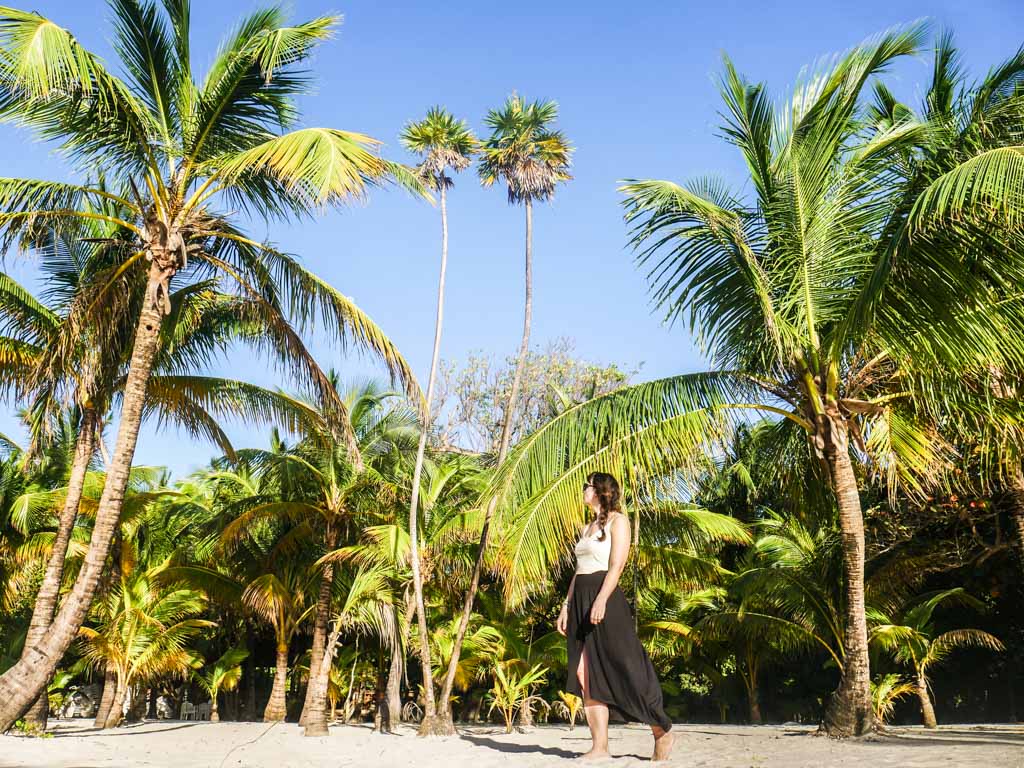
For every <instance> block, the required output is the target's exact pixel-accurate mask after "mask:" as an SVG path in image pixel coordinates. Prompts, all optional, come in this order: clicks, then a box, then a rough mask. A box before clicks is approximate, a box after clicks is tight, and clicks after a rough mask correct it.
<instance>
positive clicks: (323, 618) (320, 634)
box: [299, 523, 338, 725]
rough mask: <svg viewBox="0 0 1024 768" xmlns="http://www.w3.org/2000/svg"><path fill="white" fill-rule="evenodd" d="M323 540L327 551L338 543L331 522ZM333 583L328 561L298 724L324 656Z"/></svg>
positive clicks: (318, 604)
mask: <svg viewBox="0 0 1024 768" xmlns="http://www.w3.org/2000/svg"><path fill="white" fill-rule="evenodd" d="M325 541H326V544H327V551H328V552H331V551H333V550H334V548H335V547H336V546H337V545H338V531H337V528H336V527H335V526H334V525H333V524H332V523H328V524H327V535H326V536H325ZM333 584H334V563H328V564H327V565H326V566H325V567H324V573H323V576H322V577H321V579H320V596H319V598H318V599H317V603H316V624H315V625H314V627H313V647H312V648H311V649H310V651H309V682H308V683H307V684H306V700H305V702H303V704H302V714H300V715H299V725H305V724H306V716H307V715H308V714H309V703H310V701H311V700H312V691H313V680H314V678H315V677H316V673H317V671H318V670H319V669H320V662H321V661H322V660H323V658H324V645H325V643H326V642H327V625H328V624H329V623H330V620H331V589H332V587H333Z"/></svg>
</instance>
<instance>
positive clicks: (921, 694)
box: [915, 670, 939, 728]
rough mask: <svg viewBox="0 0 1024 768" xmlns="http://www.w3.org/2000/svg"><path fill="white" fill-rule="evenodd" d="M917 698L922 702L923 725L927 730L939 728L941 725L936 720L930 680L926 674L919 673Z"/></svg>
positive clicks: (919, 671)
mask: <svg viewBox="0 0 1024 768" xmlns="http://www.w3.org/2000/svg"><path fill="white" fill-rule="evenodd" d="M915 687H916V688H917V698H918V699H919V700H920V702H921V723H922V725H924V727H925V728H938V727H939V723H938V721H937V720H936V719H935V708H934V707H933V706H932V697H931V695H929V693H928V678H927V677H925V675H924V672H923V671H921V670H918V673H917V684H916V686H915Z"/></svg>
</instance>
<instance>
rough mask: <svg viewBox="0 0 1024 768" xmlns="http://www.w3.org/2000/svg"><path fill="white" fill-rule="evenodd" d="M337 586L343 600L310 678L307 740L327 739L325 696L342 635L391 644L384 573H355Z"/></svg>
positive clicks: (376, 570)
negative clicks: (367, 636)
mask: <svg viewBox="0 0 1024 768" xmlns="http://www.w3.org/2000/svg"><path fill="white" fill-rule="evenodd" d="M340 582H341V588H342V592H343V595H344V596H343V598H342V600H341V604H340V606H339V608H338V610H337V611H336V612H335V613H334V615H333V621H332V628H331V634H330V635H329V636H328V638H327V642H326V644H325V647H324V656H323V659H322V660H321V663H320V664H319V665H318V666H317V670H316V674H315V675H314V674H312V673H311V674H310V679H309V686H310V688H312V689H313V693H312V694H311V695H310V698H309V712H308V713H307V716H306V731H305V733H306V735H307V736H326V735H327V720H326V713H325V708H326V705H327V693H328V688H329V686H330V679H331V670H332V669H333V667H334V657H335V654H336V652H337V648H338V640H339V639H340V638H341V636H342V634H352V633H356V634H366V633H370V632H372V633H374V634H376V635H377V636H378V637H379V638H380V639H381V640H382V641H384V642H385V643H386V644H388V645H393V644H394V643H395V626H394V621H393V617H394V611H393V610H392V609H391V602H392V596H391V592H390V589H389V584H388V578H387V572H386V571H385V570H383V569H379V568H360V569H359V570H357V571H356V572H355V573H345V574H343V576H342V578H341V579H340Z"/></svg>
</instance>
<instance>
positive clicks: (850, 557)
mask: <svg viewBox="0 0 1024 768" xmlns="http://www.w3.org/2000/svg"><path fill="white" fill-rule="evenodd" d="M825 418H826V420H827V428H826V431H827V433H828V437H827V438H826V458H827V460H828V463H829V468H830V469H831V473H832V485H833V490H834V491H835V494H836V500H837V502H838V505H839V524H840V530H841V533H842V545H843V575H844V577H845V584H846V616H845V617H844V619H845V628H844V632H843V648H844V659H843V673H842V677H841V679H840V681H839V687H838V688H837V689H836V691H835V692H834V693H833V694H832V699H831V700H830V701H829V704H828V707H827V708H826V710H825V720H824V724H823V725H824V728H825V731H826V732H828V733H829V734H830V735H834V736H862V735H864V734H866V733H868V732H870V731H872V730H874V727H875V718H874V710H873V709H872V706H871V672H870V664H869V660H868V626H867V618H866V615H865V612H864V517H863V513H862V511H861V504H860V494H859V493H858V491H857V477H856V475H855V474H854V472H853V462H852V461H851V459H850V450H849V434H848V432H847V430H846V425H845V422H843V420H842V417H841V416H838V415H837V416H834V417H828V416H826V417H825Z"/></svg>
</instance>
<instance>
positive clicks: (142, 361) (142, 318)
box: [0, 261, 173, 733]
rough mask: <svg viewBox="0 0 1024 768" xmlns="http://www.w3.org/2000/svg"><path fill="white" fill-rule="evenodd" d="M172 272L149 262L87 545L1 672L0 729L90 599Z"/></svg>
mask: <svg viewBox="0 0 1024 768" xmlns="http://www.w3.org/2000/svg"><path fill="white" fill-rule="evenodd" d="M171 274H173V271H171V272H170V274H168V271H167V270H166V269H161V268H160V267H159V266H158V265H157V263H156V261H154V262H153V263H152V265H151V266H150V271H149V280H148V285H147V289H146V297H147V298H146V301H145V302H144V303H143V307H142V311H141V313H140V315H139V322H138V327H137V328H136V331H135V342H134V347H133V349H132V359H131V364H130V368H129V370H128V378H127V380H126V381H125V386H124V395H123V402H122V407H121V423H120V425H119V427H118V432H117V443H116V445H115V446H114V454H113V456H112V457H111V462H110V466H109V467H108V470H107V479H106V483H105V484H104V486H103V495H102V496H101V497H100V503H99V507H98V509H97V510H96V520H95V524H94V527H93V533H92V540H91V541H90V542H89V550H88V552H87V553H86V556H85V562H84V563H83V564H82V568H81V570H80V571H79V573H78V578H77V579H76V580H75V585H74V587H73V588H72V590H71V592H70V594H69V595H68V596H67V598H66V599H65V600H64V603H63V605H62V606H61V609H60V612H59V613H58V614H57V616H56V618H55V619H54V621H53V623H52V625H51V627H50V630H49V631H48V632H47V633H46V635H45V636H44V637H43V638H42V639H41V640H40V641H39V642H38V643H36V644H35V645H33V646H31V647H28V648H26V649H25V654H24V655H23V656H22V658H21V660H19V661H18V663H17V664H15V665H14V666H13V667H11V668H10V669H9V670H7V671H6V672H5V673H4V674H3V675H2V676H0V733H2V732H5V731H7V730H9V729H10V728H11V726H12V725H14V723H15V721H16V720H17V718H18V716H19V715H20V714H21V713H22V712H23V711H24V710H25V708H26V707H27V706H28V705H29V704H30V703H31V702H32V701H34V700H35V698H36V697H37V696H38V695H39V694H40V693H41V692H42V691H43V689H44V688H45V687H46V683H47V681H48V680H49V679H50V677H51V676H52V675H53V671H54V670H55V669H56V668H57V665H58V664H59V663H60V660H61V658H62V657H63V655H64V652H65V651H66V650H67V649H68V646H70V645H71V643H72V641H73V640H74V639H75V637H76V635H77V634H78V630H79V628H80V627H81V626H82V622H83V621H84V620H85V616H86V614H87V613H88V611H89V606H90V605H91V604H92V598H93V595H94V594H95V592H96V585H97V584H98V583H99V580H100V576H101V575H102V573H103V570H104V567H105V566H106V561H107V553H108V551H109V550H110V542H111V540H112V539H113V536H114V531H115V529H116V528H117V525H118V520H119V518H120V516H121V506H122V504H123V502H124V492H125V488H126V487H127V485H128V474H129V471H130V469H131V465H132V458H133V457H134V455H135V445H136V443H137V442H138V438H139V425H140V424H141V422H142V409H143V405H144V404H145V399H146V384H147V382H148V380H149V375H150V372H151V371H152V368H153V358H154V356H155V355H156V351H157V347H158V345H159V341H160V325H161V323H162V322H163V312H162V307H161V306H160V304H159V299H158V291H159V290H162V289H161V288H160V286H161V284H162V283H163V282H164V281H165V280H166V279H169V277H170V275H171Z"/></svg>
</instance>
